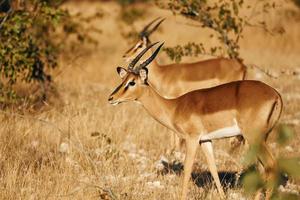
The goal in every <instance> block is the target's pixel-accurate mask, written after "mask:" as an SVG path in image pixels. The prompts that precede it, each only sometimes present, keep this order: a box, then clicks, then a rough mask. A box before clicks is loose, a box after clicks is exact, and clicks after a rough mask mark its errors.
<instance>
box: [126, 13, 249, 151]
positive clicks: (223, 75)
mask: <svg viewBox="0 0 300 200" xmlns="http://www.w3.org/2000/svg"><path fill="white" fill-rule="evenodd" d="M163 21H164V19H161V18H157V19H155V20H153V21H152V22H150V23H149V24H148V25H146V26H145V27H144V29H143V30H142V31H141V32H140V33H139V41H138V42H137V43H136V44H135V45H134V46H133V47H132V48H130V49H129V50H128V51H127V52H126V53H125V54H124V56H123V57H124V58H126V60H127V61H129V60H132V59H133V58H135V57H136V56H137V55H138V54H139V53H140V52H141V51H142V50H143V49H145V48H146V47H147V46H149V45H150V44H151V41H150V39H149V37H150V35H151V34H152V33H153V32H154V31H155V30H157V28H158V27H159V25H160V24H161V23H162V22H163ZM155 22H157V23H155ZM151 26H153V27H151ZM149 69H150V70H149V74H148V82H149V83H151V86H152V87H153V88H154V89H155V90H156V91H157V92H158V93H160V94H161V95H162V96H164V97H166V98H176V97H179V96H181V95H183V94H185V93H188V92H191V91H193V90H197V89H203V88H209V87H214V86H217V85H220V84H224V83H229V82H232V81H236V80H243V79H244V78H245V76H246V67H245V66H244V65H243V64H242V63H241V62H240V61H238V60H235V59H228V58H216V59H210V60H204V61H199V62H195V63H175V64H170V65H159V64H158V63H157V62H156V60H154V61H153V62H151V63H150V64H149ZM240 139H241V137H239V140H240ZM175 141H176V142H175V143H176V144H175V145H174V146H176V147H177V148H180V146H181V145H180V144H182V143H183V141H178V138H176V137H175ZM230 143H231V144H232V145H233V146H236V145H237V144H238V141H237V140H235V139H233V140H231V142H230ZM173 148H174V147H173Z"/></svg>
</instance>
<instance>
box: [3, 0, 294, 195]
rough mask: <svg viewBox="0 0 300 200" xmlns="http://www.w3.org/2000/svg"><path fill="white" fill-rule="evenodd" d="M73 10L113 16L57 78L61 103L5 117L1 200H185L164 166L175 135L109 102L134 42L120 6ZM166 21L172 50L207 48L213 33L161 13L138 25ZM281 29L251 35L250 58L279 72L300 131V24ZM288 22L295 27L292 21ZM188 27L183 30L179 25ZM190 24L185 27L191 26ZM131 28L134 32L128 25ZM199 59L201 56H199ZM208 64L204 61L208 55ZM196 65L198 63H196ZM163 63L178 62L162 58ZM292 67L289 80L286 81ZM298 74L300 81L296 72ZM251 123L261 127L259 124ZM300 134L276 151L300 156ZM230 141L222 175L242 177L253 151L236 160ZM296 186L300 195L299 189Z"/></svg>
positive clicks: (288, 115) (221, 152)
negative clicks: (126, 35)
mask: <svg viewBox="0 0 300 200" xmlns="http://www.w3.org/2000/svg"><path fill="white" fill-rule="evenodd" d="M77 4H78V3H76V5H75V3H73V4H69V5H68V7H69V9H71V10H72V11H74V12H76V11H80V10H81V11H82V10H85V11H86V12H87V13H91V12H95V11H97V10H99V9H102V10H103V11H104V12H105V17H104V19H102V20H101V21H98V22H97V26H99V27H101V28H102V29H103V31H104V32H103V34H102V35H100V36H99V38H98V39H99V46H98V47H97V49H96V50H93V51H90V52H89V53H88V54H85V55H84V56H82V57H80V59H77V60H74V61H72V63H71V66H70V67H69V61H67V62H65V61H63V60H62V61H61V69H63V73H62V74H61V75H60V76H59V77H57V78H56V79H55V81H56V87H57V90H58V92H59V93H60V95H61V96H60V101H61V102H63V103H60V104H53V105H52V104H51V105H48V106H45V108H44V111H43V112H38V113H35V114H30V115H29V114H25V115H19V114H16V113H15V112H10V111H6V113H4V112H2V111H0V120H1V126H0V191H1V192H0V199H99V198H100V199H176V198H177V197H178V194H179V187H178V186H179V185H180V179H179V177H178V176H176V175H173V174H167V175H160V174H158V173H157V168H158V167H161V166H158V164H157V163H158V162H157V161H158V160H160V158H161V157H162V156H163V155H164V156H165V157H167V158H168V159H172V157H171V156H169V155H166V153H165V152H167V150H168V149H169V146H170V143H169V141H170V136H171V134H170V132H169V131H168V130H166V129H165V128H164V127H162V126H161V125H159V124H158V123H157V122H155V121H154V120H153V119H152V118H151V117H150V116H148V115H147V113H146V112H145V111H144V110H143V109H142V108H141V106H138V105H135V104H133V103H126V104H122V105H120V106H118V107H113V106H111V105H109V104H108V103H107V97H108V95H109V93H110V92H111V90H112V89H113V88H114V86H115V85H116V84H117V83H119V82H120V80H119V79H118V77H117V75H116V72H115V67H116V66H117V65H119V64H120V63H122V62H123V61H122V58H121V55H122V53H123V52H124V51H125V50H126V49H127V47H128V44H127V43H126V42H125V41H124V39H123V38H122V37H121V35H120V34H119V30H120V29H121V30H126V27H125V25H124V24H122V23H119V22H117V20H118V16H117V13H118V11H119V10H120V8H119V7H118V6H117V5H116V4H114V3H97V2H88V3H80V5H77ZM156 16H165V17H167V19H168V20H167V23H164V25H163V28H162V29H161V31H160V32H159V33H157V34H155V35H154V36H153V40H160V41H162V40H164V41H166V44H167V45H169V46H173V45H176V44H184V43H186V42H187V41H194V40H195V39H196V40H197V41H205V40H207V41H206V43H207V44H211V43H214V42H215V41H208V39H207V38H209V37H208V35H209V33H208V32H207V31H206V30H204V31H202V32H199V29H198V28H195V27H190V26H186V25H184V23H185V20H184V19H183V18H180V17H173V16H172V15H171V13H169V12H167V11H162V10H159V9H157V8H155V7H153V8H151V9H149V8H148V14H147V17H145V19H144V20H140V21H138V22H137V23H136V26H137V27H139V28H140V27H141V26H142V25H143V24H145V23H146V22H148V21H149V20H150V19H153V18H154V17H156ZM267 17H268V18H269V20H270V22H271V23H272V24H275V25H282V26H284V28H285V29H286V33H285V34H284V35H282V36H270V35H268V34H265V33H263V32H262V31H259V30H257V29H253V28H251V29H247V30H246V34H245V38H244V39H243V40H242V41H241V47H242V56H243V58H245V62H246V63H253V64H257V65H260V66H263V67H264V68H265V69H269V70H270V71H271V72H272V73H274V74H277V75H279V78H278V79H275V80H270V79H268V78H267V77H264V80H265V81H267V82H268V83H270V84H272V85H273V86H274V87H276V88H277V89H278V90H279V91H280V92H281V93H282V96H283V98H284V102H285V109H284V113H283V116H282V119H281V122H287V123H290V124H292V126H293V127H294V128H295V130H296V133H298V132H299V130H300V124H299V123H300V121H299V120H300V109H299V108H300V85H299V84H300V74H299V73H300V57H299V54H300V45H299V44H300V40H299V38H300V27H299V20H298V21H294V20H292V19H289V20H288V21H286V18H283V17H282V16H280V15H279V16H278V15H271V16H267ZM284 20H285V21H284ZM178 27H180V28H178ZM181 27H182V28H181ZM127 29H128V28H127ZM198 59H199V58H198ZM201 59H202V58H201ZM193 60H196V59H195V58H193ZM160 61H161V62H162V63H167V62H169V60H167V59H166V57H164V56H163V55H162V56H160ZM282 69H284V70H285V71H286V73H285V74H280V71H281V70H282ZM292 72H296V75H292ZM249 123H251V122H249ZM299 142H300V136H299V135H296V139H295V140H294V141H293V142H292V143H291V145H290V146H289V147H288V148H285V149H278V148H277V147H276V146H275V143H274V137H271V138H270V143H271V146H272V149H273V151H274V153H275V154H279V153H280V152H281V153H284V154H286V155H288V156H299V155H300V150H299ZM227 146H228V141H222V142H217V143H215V150H216V158H217V164H218V168H219V170H220V171H237V170H241V168H242V164H241V157H242V153H243V149H239V151H238V152H236V153H234V154H231V153H229V152H228V151H227V150H228V149H227ZM198 155H199V156H198V158H197V169H198V170H199V171H201V172H203V171H204V170H207V169H206V163H205V160H204V159H203V157H202V155H201V152H199V153H198ZM288 187H289V188H290V189H294V190H298V192H299V187H297V186H296V185H293V184H291V185H289V186H288ZM190 189H191V192H190V194H189V196H190V197H191V199H217V196H218V194H217V192H216V190H215V189H213V188H211V187H210V186H209V185H207V186H204V187H197V186H195V184H192V183H191V187H190ZM227 194H228V199H241V198H242V196H243V193H242V190H241V189H240V188H235V189H229V190H228V192H227Z"/></svg>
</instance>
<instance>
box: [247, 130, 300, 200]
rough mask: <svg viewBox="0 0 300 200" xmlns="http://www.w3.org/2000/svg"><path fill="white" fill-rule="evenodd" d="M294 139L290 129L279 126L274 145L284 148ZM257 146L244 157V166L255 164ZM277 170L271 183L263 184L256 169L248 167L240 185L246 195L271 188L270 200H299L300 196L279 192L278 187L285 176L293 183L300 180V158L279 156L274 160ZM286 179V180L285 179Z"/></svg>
mask: <svg viewBox="0 0 300 200" xmlns="http://www.w3.org/2000/svg"><path fill="white" fill-rule="evenodd" d="M293 137H294V133H293V131H292V129H291V128H290V127H288V126H286V125H280V126H279V127H278V131H277V141H276V143H277V144H278V145H279V147H280V148H284V147H285V146H286V145H287V144H288V143H289V142H290V141H291V140H292V138H293ZM259 151H260V150H259V146H251V147H250V149H249V151H248V152H247V154H246V156H245V164H246V165H247V166H249V165H250V166H253V165H255V162H256V159H255V158H256V157H257V154H259ZM276 163H277V166H278V168H277V169H276V171H275V174H276V176H275V178H274V179H273V181H271V182H265V181H264V179H263V176H262V174H260V173H259V171H258V170H257V168H255V167H250V168H249V170H247V172H246V173H245V174H244V176H243V178H242V183H243V186H244V188H245V191H246V193H248V194H250V195H253V194H254V193H256V192H257V191H258V190H262V191H263V190H264V189H267V188H268V187H273V188H274V191H273V194H272V199H274V200H290V199H299V198H300V196H299V195H297V194H294V193H289V192H281V191H279V190H278V186H279V185H280V184H281V183H282V181H283V179H284V176H283V174H287V175H288V178H289V180H291V181H295V180H300V171H299V169H300V158H299V157H286V156H284V155H281V154H280V155H279V156H278V157H277V158H276ZM285 179H286V178H285Z"/></svg>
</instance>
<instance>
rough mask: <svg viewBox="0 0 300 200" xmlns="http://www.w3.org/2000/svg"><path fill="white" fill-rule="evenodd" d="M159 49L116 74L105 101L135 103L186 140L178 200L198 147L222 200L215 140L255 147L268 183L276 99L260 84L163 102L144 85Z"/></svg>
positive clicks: (240, 84)
mask: <svg viewBox="0 0 300 200" xmlns="http://www.w3.org/2000/svg"><path fill="white" fill-rule="evenodd" d="M151 46H153V45H150V46H149V47H147V48H146V49H144V50H143V52H142V54H144V53H145V52H146V51H147V50H148V49H149V48H151ZM161 46H162V45H160V47H159V48H158V49H156V51H155V52H154V53H153V55H152V56H151V57H150V58H149V59H148V60H146V61H145V62H143V63H142V64H141V65H139V66H138V67H135V64H136V63H137V61H138V59H139V58H140V57H141V56H140V55H139V56H138V57H137V59H134V60H133V62H132V63H130V68H129V69H130V70H126V69H124V68H118V72H119V74H120V76H121V77H122V79H123V81H122V83H121V85H120V86H118V87H117V88H116V89H115V91H114V92H113V93H112V94H111V95H110V97H109V102H110V103H111V104H114V105H116V104H119V103H122V102H126V101H137V102H139V103H141V104H142V105H143V107H144V108H145V109H146V110H147V111H148V113H149V114H150V115H151V116H152V117H153V118H154V119H156V120H157V121H158V122H160V123H161V124H163V125H164V126H166V127H167V128H169V129H171V130H173V131H174V132H175V133H176V134H177V135H178V136H179V137H180V138H183V139H185V141H186V143H185V144H186V158H185V162H184V177H183V187H182V193H181V199H182V200H183V199H186V197H187V192H188V181H189V179H190V175H191V171H192V166H193V163H194V159H195V154H196V150H197V148H198V146H200V147H201V149H202V150H203V152H204V155H205V157H206V159H207V163H208V167H209V170H210V172H211V174H212V176H213V178H214V181H215V183H216V186H217V189H218V192H219V194H220V196H221V197H224V196H225V194H224V191H223V189H222V187H221V183H220V180H219V177H218V173H217V167H216V164H215V159H214V154H213V146H212V141H214V140H217V139H224V138H229V137H234V136H238V135H242V136H243V137H244V138H245V139H246V140H247V141H248V143H249V144H250V145H253V144H257V143H258V142H259V144H260V147H261V148H260V149H261V152H260V154H259V156H258V159H259V160H260V162H261V163H262V164H263V166H264V168H265V169H266V170H265V171H266V177H267V180H269V179H272V178H273V175H274V169H276V164H275V162H274V159H273V156H272V154H271V153H270V151H269V149H268V147H267V145H266V142H265V141H266V139H267V137H268V134H269V133H270V132H271V130H272V129H273V127H274V126H275V124H276V122H277V121H278V119H279V117H280V115H281V111H282V100H281V96H280V94H279V93H278V92H277V91H276V90H275V89H273V88H272V87H270V86H268V85H266V84H264V83H262V82H259V81H250V80H249V81H236V82H231V83H227V84H224V85H220V86H216V87H213V88H209V89H202V90H196V91H192V92H189V93H187V94H185V95H182V96H180V97H178V98H175V99H166V98H164V97H162V96H161V95H160V94H159V93H157V92H156V91H155V89H154V88H153V87H152V85H151V83H150V82H148V70H147V68H146V66H147V65H148V64H149V63H150V62H151V61H152V60H153V59H154V58H155V56H156V55H157V53H158V51H159V49H160V48H161ZM150 70H151V69H150ZM270 194H271V190H269V191H267V199H268V198H270Z"/></svg>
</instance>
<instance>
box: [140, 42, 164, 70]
mask: <svg viewBox="0 0 300 200" xmlns="http://www.w3.org/2000/svg"><path fill="white" fill-rule="evenodd" d="M155 44H157V42H156V43H155ZM163 45H164V43H162V44H161V45H159V47H158V48H157V49H156V50H155V51H154V53H153V54H152V55H151V56H150V57H149V58H148V59H147V60H146V61H144V62H143V63H142V64H140V65H139V66H138V67H137V68H136V71H138V70H140V69H142V68H144V67H146V66H147V65H149V64H150V63H151V62H152V61H153V60H154V58H155V57H156V56H157V54H158V52H159V51H160V49H161V47H162V46H163Z"/></svg>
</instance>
